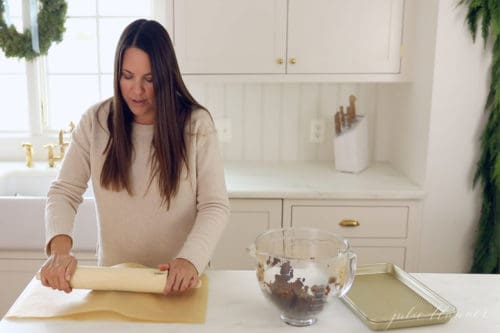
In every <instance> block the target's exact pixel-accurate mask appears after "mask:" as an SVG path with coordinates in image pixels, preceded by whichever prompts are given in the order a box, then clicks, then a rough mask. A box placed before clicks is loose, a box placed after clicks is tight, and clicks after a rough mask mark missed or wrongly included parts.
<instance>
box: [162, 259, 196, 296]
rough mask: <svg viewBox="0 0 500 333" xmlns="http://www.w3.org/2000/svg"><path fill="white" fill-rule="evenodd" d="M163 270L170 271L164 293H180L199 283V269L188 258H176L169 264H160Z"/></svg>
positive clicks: (166, 294)
mask: <svg viewBox="0 0 500 333" xmlns="http://www.w3.org/2000/svg"><path fill="white" fill-rule="evenodd" d="M159 268H160V270H161V271H168V277H167V283H166V284H165V289H164V291H163V293H164V294H165V296H168V295H170V294H171V293H179V292H183V291H186V290H188V289H191V288H193V287H195V286H196V285H197V284H198V271H197V270H196V268H195V267H194V265H193V264H192V263H191V262H190V261H189V260H187V259H183V258H176V259H174V260H172V261H171V262H169V263H168V264H164V265H163V264H162V265H159Z"/></svg>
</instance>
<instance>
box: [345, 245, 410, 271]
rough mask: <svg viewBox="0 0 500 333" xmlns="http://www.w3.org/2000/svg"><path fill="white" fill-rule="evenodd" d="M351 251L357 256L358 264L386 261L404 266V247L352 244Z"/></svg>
mask: <svg viewBox="0 0 500 333" xmlns="http://www.w3.org/2000/svg"><path fill="white" fill-rule="evenodd" d="M352 251H353V252H354V253H356V256H357V257H358V265H364V264H376V263H381V262H388V263H392V264H395V265H397V266H399V267H401V268H403V269H404V268H405V255H406V252H405V248H404V247H383V246H380V247H379V246H353V247H352Z"/></svg>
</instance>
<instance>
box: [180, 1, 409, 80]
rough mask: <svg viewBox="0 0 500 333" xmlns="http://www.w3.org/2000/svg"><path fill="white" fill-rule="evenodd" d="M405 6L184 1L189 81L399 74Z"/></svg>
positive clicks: (183, 46) (183, 53)
mask: <svg viewBox="0 0 500 333" xmlns="http://www.w3.org/2000/svg"><path fill="white" fill-rule="evenodd" d="M403 4H404V0H350V1H345V0H315V1H308V0H253V1H247V0H209V1H207V0H178V1H174V6H173V11H174V43H175V48H176V52H177V57H178V59H179V64H180V67H181V71H182V72H183V73H184V74H322V75H324V74H381V73H385V74H395V73H399V72H400V48H401V39H402V31H403V14H404V13H403V10H404V6H403Z"/></svg>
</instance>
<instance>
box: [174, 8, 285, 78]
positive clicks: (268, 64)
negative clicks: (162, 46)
mask: <svg viewBox="0 0 500 333" xmlns="http://www.w3.org/2000/svg"><path fill="white" fill-rule="evenodd" d="M285 13H286V1H285V0H252V1H248V0H209V1H207V0H180V1H175V2H174V44H175V49H176V53H177V58H178V60H179V66H180V68H181V71H182V73H184V74H214V73H215V74H235V73H237V74H254V73H283V72H284V69H285V64H284V59H285V55H286V44H285V42H286V41H285V36H286V15H285ZM279 59H281V60H282V63H281V64H280V63H279V61H278V60H279Z"/></svg>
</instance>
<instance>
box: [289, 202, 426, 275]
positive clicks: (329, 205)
mask: <svg viewBox="0 0 500 333" xmlns="http://www.w3.org/2000/svg"><path fill="white" fill-rule="evenodd" d="M419 214H420V202H419V201H417V200H415V201H413V200H401V201H399V200H284V202H283V225H284V226H293V227H315V228H320V229H323V230H328V231H331V232H335V233H338V234H341V235H342V236H344V237H346V238H347V239H348V240H349V241H350V242H351V245H352V247H353V250H354V252H355V253H356V254H357V256H358V263H359V264H367V263H377V262H391V263H394V264H396V265H398V266H400V267H401V268H403V269H406V270H408V271H414V270H416V269H417V268H418V267H417V264H418V263H417V255H418V238H419V227H418V225H419Z"/></svg>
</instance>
